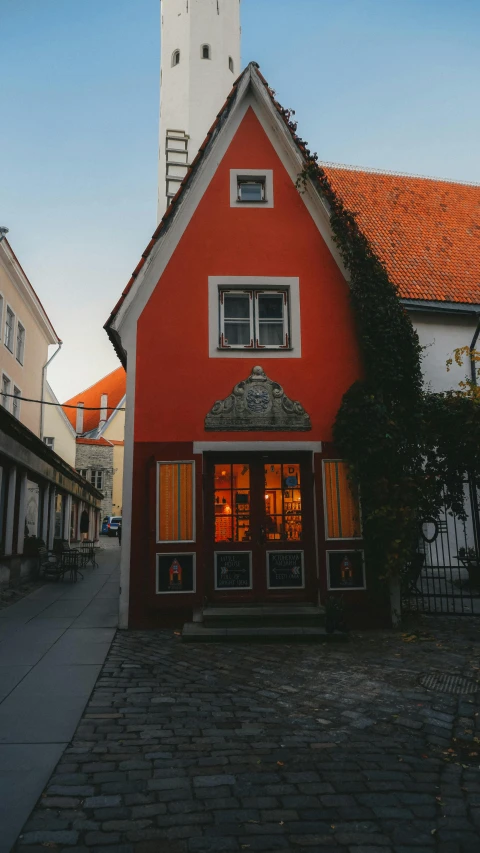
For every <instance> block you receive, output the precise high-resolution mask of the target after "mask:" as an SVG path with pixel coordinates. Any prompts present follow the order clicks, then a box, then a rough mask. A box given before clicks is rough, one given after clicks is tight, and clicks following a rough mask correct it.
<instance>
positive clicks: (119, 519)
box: [111, 518, 122, 524]
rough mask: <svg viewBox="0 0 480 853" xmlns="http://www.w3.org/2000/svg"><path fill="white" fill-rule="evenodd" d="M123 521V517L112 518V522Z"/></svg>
mask: <svg viewBox="0 0 480 853" xmlns="http://www.w3.org/2000/svg"><path fill="white" fill-rule="evenodd" d="M121 521H122V519H121V518H112V521H111V523H112V524H119V523H120V522H121Z"/></svg>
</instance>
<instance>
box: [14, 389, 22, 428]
mask: <svg viewBox="0 0 480 853" xmlns="http://www.w3.org/2000/svg"><path fill="white" fill-rule="evenodd" d="M21 394H22V392H21V391H20V388H17V386H16V385H14V386H13V398H12V415H13V417H14V418H17V420H18V419H19V417H20V399H19V398H20V397H21Z"/></svg>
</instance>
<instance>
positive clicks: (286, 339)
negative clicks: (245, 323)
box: [254, 288, 290, 352]
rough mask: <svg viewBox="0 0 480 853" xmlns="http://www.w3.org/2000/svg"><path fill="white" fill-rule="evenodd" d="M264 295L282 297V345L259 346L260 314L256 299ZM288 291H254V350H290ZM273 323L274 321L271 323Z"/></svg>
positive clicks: (267, 289)
mask: <svg viewBox="0 0 480 853" xmlns="http://www.w3.org/2000/svg"><path fill="white" fill-rule="evenodd" d="M266 293H270V294H271V295H272V296H273V295H274V296H282V297H283V323H282V328H283V341H284V342H283V344H280V345H278V346H277V345H275V344H261V343H260V312H259V306H258V297H259V296H263V295H264V294H266ZM289 295H290V294H289V292H288V289H285V290H270V289H269V288H266V289H264V290H256V291H255V293H254V315H255V349H256V350H266V349H270V350H276V351H277V352H278V351H279V350H280V351H281V350H286V349H290V299H289ZM273 322H275V321H273Z"/></svg>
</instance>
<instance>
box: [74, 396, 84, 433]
mask: <svg viewBox="0 0 480 853" xmlns="http://www.w3.org/2000/svg"><path fill="white" fill-rule="evenodd" d="M84 405H85V403H77V425H76V427H75V431H76V433H77V435H82V433H83V407H84Z"/></svg>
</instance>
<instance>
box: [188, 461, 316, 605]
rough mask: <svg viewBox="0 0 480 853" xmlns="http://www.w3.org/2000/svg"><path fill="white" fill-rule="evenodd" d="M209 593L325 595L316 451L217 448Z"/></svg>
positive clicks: (261, 598)
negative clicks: (320, 581) (320, 580)
mask: <svg viewBox="0 0 480 853" xmlns="http://www.w3.org/2000/svg"><path fill="white" fill-rule="evenodd" d="M205 476H206V487H205V524H206V530H205V532H206V542H207V545H206V554H205V557H206V577H207V589H206V595H207V599H208V600H211V601H217V602H221V601H225V602H232V603H234V602H236V603H238V604H241V603H244V604H245V603H248V602H251V603H254V602H258V603H261V602H266V603H268V602H275V601H278V602H287V601H312V602H316V600H317V581H316V576H317V572H316V555H315V544H314V543H315V537H314V518H313V474H312V464H311V454H307V453H304V454H299V453H297V454H281V453H277V454H274V453H272V454H260V453H252V454H235V455H234V454H231V455H230V454H223V455H222V456H218V455H214V454H211V455H209V456H208V459H207V464H206V475H205Z"/></svg>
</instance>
